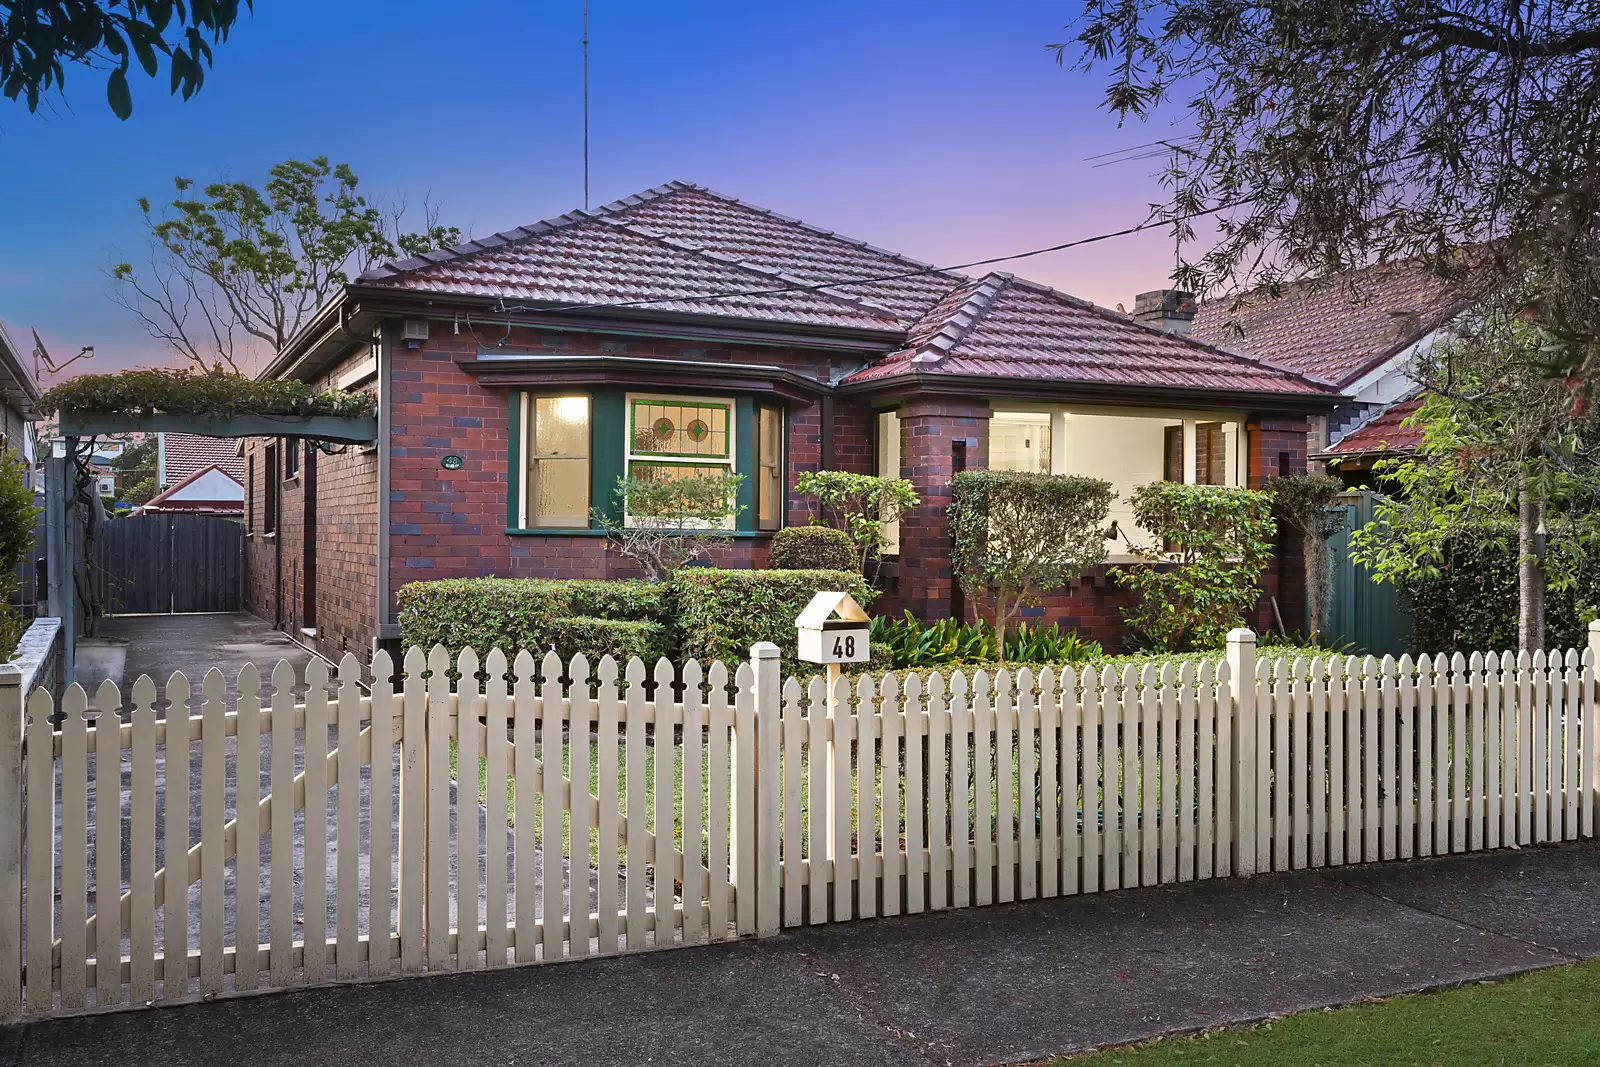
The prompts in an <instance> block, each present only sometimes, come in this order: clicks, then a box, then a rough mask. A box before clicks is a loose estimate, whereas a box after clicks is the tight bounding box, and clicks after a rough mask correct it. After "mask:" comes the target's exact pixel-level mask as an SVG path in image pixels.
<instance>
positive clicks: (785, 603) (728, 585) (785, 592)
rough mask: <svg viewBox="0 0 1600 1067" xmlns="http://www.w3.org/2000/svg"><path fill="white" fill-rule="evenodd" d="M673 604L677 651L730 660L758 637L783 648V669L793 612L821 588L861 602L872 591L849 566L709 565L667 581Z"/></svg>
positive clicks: (790, 666)
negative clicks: (749, 567) (754, 568)
mask: <svg viewBox="0 0 1600 1067" xmlns="http://www.w3.org/2000/svg"><path fill="white" fill-rule="evenodd" d="M667 585H668V587H669V588H670V589H671V590H672V596H673V600H674V601H675V603H676V605H677V614H676V619H675V621H676V625H677V628H678V633H679V634H680V635H681V640H680V644H679V649H678V654H679V656H681V657H682V658H683V659H689V658H691V657H693V658H694V659H697V660H699V661H700V662H701V663H702V664H707V663H710V662H711V661H712V660H719V659H720V660H722V661H723V662H724V663H726V664H728V665H730V666H733V665H736V664H738V663H739V662H740V661H741V660H744V659H747V658H749V656H750V646H751V645H753V644H755V643H756V642H757V641H771V642H773V643H774V644H776V645H777V646H778V647H779V648H781V649H782V650H783V666H784V671H785V672H786V673H793V672H795V671H796V670H797V669H798V668H799V666H800V664H799V661H798V660H797V659H796V658H795V629H794V620H795V616H797V615H799V614H800V611H801V609H803V608H804V607H805V606H806V604H808V603H810V601H811V598H812V597H813V596H815V595H816V594H817V593H819V592H821V591H823V590H839V591H842V592H846V593H849V594H850V595H851V596H853V597H855V598H856V600H857V601H858V602H859V603H860V604H861V605H862V606H863V607H865V606H866V605H867V604H868V603H869V601H870V600H871V598H872V597H873V596H874V595H875V594H874V591H873V590H872V588H871V587H870V586H868V585H867V583H866V580H865V579H864V578H862V577H861V575H860V574H858V573H856V572H854V571H837V570H810V571H787V570H776V571H775V570H766V571H748V570H714V569H712V568H710V567H690V568H686V569H684V570H681V571H678V572H677V573H676V574H674V575H673V576H672V578H671V579H670V580H669V581H668V582H667Z"/></svg>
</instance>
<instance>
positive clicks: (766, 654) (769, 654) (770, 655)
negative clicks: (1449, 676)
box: [750, 641, 783, 659]
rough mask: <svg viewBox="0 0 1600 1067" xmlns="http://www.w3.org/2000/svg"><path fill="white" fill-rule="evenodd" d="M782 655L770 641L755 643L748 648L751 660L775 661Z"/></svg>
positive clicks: (781, 651) (780, 650)
mask: <svg viewBox="0 0 1600 1067" xmlns="http://www.w3.org/2000/svg"><path fill="white" fill-rule="evenodd" d="M782 655H783V650H782V649H780V648H779V647H778V646H777V645H775V644H773V643H772V642H771V641H757V642H756V643H755V644H753V645H751V646H750V658H751V659H777V658H779V657H780V656H782Z"/></svg>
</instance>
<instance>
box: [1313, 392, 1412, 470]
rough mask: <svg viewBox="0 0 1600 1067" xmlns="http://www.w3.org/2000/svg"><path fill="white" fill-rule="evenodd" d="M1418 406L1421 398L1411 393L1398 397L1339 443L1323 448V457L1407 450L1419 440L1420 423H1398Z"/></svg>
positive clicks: (1330, 457) (1378, 453) (1408, 416)
mask: <svg viewBox="0 0 1600 1067" xmlns="http://www.w3.org/2000/svg"><path fill="white" fill-rule="evenodd" d="M1421 406H1422V398H1421V397H1420V396H1414V397H1412V398H1411V399H1409V400H1402V401H1400V402H1399V403H1398V404H1395V405H1394V406H1392V407H1389V408H1386V409H1385V410H1384V411H1383V412H1382V413H1380V414H1379V415H1377V416H1376V417H1374V418H1373V419H1371V420H1370V421H1368V422H1366V423H1363V424H1362V425H1360V426H1358V427H1356V428H1355V429H1354V430H1351V431H1350V432H1349V433H1347V434H1345V435H1344V436H1343V437H1341V438H1340V439H1339V443H1338V444H1335V445H1331V446H1330V447H1328V448H1327V449H1325V450H1323V453H1322V455H1323V456H1324V457H1325V458H1329V459H1337V458H1340V457H1353V456H1375V455H1383V454H1385V453H1395V452H1411V451H1414V450H1415V449H1416V447H1417V446H1418V445H1419V444H1421V443H1422V427H1420V426H1402V425H1401V423H1402V422H1404V421H1405V420H1406V419H1408V418H1410V417H1411V416H1412V415H1413V414H1415V413H1416V410H1417V408H1419V407H1421Z"/></svg>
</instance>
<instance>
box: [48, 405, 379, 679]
mask: <svg viewBox="0 0 1600 1067" xmlns="http://www.w3.org/2000/svg"><path fill="white" fill-rule="evenodd" d="M60 432H61V440H62V443H61V446H60V447H58V448H57V450H56V454H53V455H51V456H50V457H49V459H47V460H46V467H45V487H46V499H45V512H46V538H47V543H46V546H45V558H46V559H47V561H48V566H49V580H50V584H49V610H50V614H52V615H55V616H57V617H59V618H60V619H61V630H62V634H63V640H64V642H65V644H64V647H63V649H62V669H63V673H62V676H63V679H64V680H65V682H66V683H67V684H69V685H70V684H71V683H72V681H73V675H74V670H75V666H76V663H75V660H76V644H77V623H78V619H77V614H78V597H77V581H78V577H79V574H80V572H83V573H85V576H86V570H85V563H86V561H85V560H84V559H83V550H84V544H83V536H82V523H81V516H80V515H79V514H78V510H77V509H78V503H79V493H78V489H79V487H80V477H81V474H82V471H83V469H84V468H85V466H86V465H85V457H86V456H87V455H88V454H89V453H90V452H92V450H93V443H94V439H95V438H97V437H100V436H104V435H107V434H124V433H186V434H195V435H197V436H201V437H230V438H239V437H288V438H295V439H300V440H310V441H317V442H325V443H328V444H345V445H350V444H370V443H371V442H373V441H376V440H377V439H378V419H377V416H376V415H365V416H357V417H346V416H339V415H184V414H164V413H153V414H152V413H146V412H128V411H84V410H73V411H63V412H62V413H61V419H60ZM69 475H70V486H69ZM69 575H70V576H71V577H70V578H69V577H68V576H69Z"/></svg>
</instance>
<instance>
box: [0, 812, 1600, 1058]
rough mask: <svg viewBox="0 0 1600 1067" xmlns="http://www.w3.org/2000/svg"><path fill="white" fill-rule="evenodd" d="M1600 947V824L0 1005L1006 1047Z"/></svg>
mask: <svg viewBox="0 0 1600 1067" xmlns="http://www.w3.org/2000/svg"><path fill="white" fill-rule="evenodd" d="M1597 955H1600V846H1597V845H1596V844H1595V843H1593V842H1589V843H1584V844H1572V845H1565V846H1561V847H1555V848H1540V849H1524V850H1521V851H1502V852H1495V853H1479V854H1476V855H1472V856H1454V857H1448V858H1444V859H1432V860H1421V861H1415V862H1409V863H1390V864H1383V865H1375V866H1370V867H1355V868H1347V869H1342V870H1338V871H1326V872H1321V873H1311V872H1302V873H1297V874H1288V875H1270V876H1265V877H1261V878H1255V879H1250V880H1239V881H1216V882H1204V883H1192V884H1188V885H1183V886H1167V887H1160V888H1153V889H1139V890H1127V891H1123V892H1118V893H1105V894H1096V895H1092V896H1082V897H1071V898H1066V899H1060V900H1051V901H1044V902H1032V903H1027V904H1015V905H1006V906H999V907H991V908H975V909H970V910H964V911H959V912H942V913H939V914H935V915H923V916H911V917H905V918H897V919H888V920H875V921H866V922H856V923H848V924H841V925H838V926H834V927H825V928H822V929H819V930H814V931H805V932H800V933H787V934H783V935H781V936H778V937H775V938H771V939H769V940H765V941H759V942H756V941H750V942H743V943H739V944H733V945H725V946H718V947H709V948H695V949H680V950H675V951H668V952H657V953H647V954H642V955H639V956H632V957H618V958H612V959H607V960H595V961H586V962H578V963H568V964H557V965H552V966H548V967H527V968H521V969H517V970H508V971H498V972H495V973H492V974H481V973H480V974H472V975H447V976H441V977H435V978H422V979H412V980H406V981H394V982H380V983H370V984H365V985H358V986H343V987H336V988H327V989H317V990H307V991H303V992H298V993H288V994H276V995H268V996H256V997H249V998H237V999H231V1000H225V1001H219V1002H216V1003H212V1004H197V1005H193V1006H189V1007H180V1008H168V1009H156V1010H146V1011H136V1012H125V1013H121V1014H113V1015H102V1016H98V1017H89V1018H79V1019H66V1020H59V1021H52V1022H44V1023H36V1024H31V1025H26V1026H23V1027H17V1028H12V1029H10V1030H0V1064H19V1065H26V1067H46V1065H51V1067H55V1065H61V1067H65V1065H69V1064H70V1065H74V1067H96V1065H101V1064H104V1065H108V1067H109V1065H116V1067H141V1065H145V1064H150V1065H155V1064H160V1065H162V1067H178V1065H181V1064H224V1063H248V1064H321V1063H395V1064H438V1063H452V1064H499V1065H512V1064H515V1065H522V1064H540V1065H544V1064H550V1065H555V1064H585V1065H590V1064H626V1065H631V1064H646V1063H659V1064H678V1063H682V1064H696V1065H720V1064H760V1065H763V1067H778V1065H789V1064H794V1065H819V1064H906V1065H919V1067H927V1065H928V1064H963V1065H964V1064H1001V1063H1016V1062H1019V1061H1027V1060H1034V1059H1040V1058H1043V1057H1047V1056H1051V1055H1055V1054H1059V1053H1065V1052H1072V1051H1076V1050H1081V1049H1086V1048H1090V1047H1092V1046H1095V1045H1102V1044H1113V1043H1122V1042H1128V1041H1133V1040H1137V1039H1139V1038H1144V1037H1150V1036H1153V1035H1157V1034H1164V1033H1171V1032H1176V1031H1184V1030H1193V1029H1197V1028H1202V1027H1207V1026H1216V1025H1219V1024H1223V1023H1229V1022H1242V1021H1248V1020H1254V1019H1259V1018H1262V1017H1264V1016H1268V1015H1273V1014H1279V1013H1284V1012H1290V1011H1295V1010H1298V1009H1303V1008H1313V1007H1322V1006H1326V1005H1331V1004H1340V1003H1345V1002H1348V1001H1353V1000H1359V999H1362V998H1364V997H1371V996H1386V995H1390V994H1394V993H1400V992H1406V991H1413V990H1419V989H1425V988H1430V987H1435V986H1441V985H1450V984H1455V983H1461V982H1468V981H1473V980H1477V979H1483V978H1492V977H1498V976H1504V975H1509V974H1513V973H1516V972H1519V971H1525V970H1529V969H1532V968H1538V967H1549V966H1552V965H1555V964H1560V963H1564V962H1569V961H1573V960H1578V959H1584V958H1589V957H1593V956H1597Z"/></svg>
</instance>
